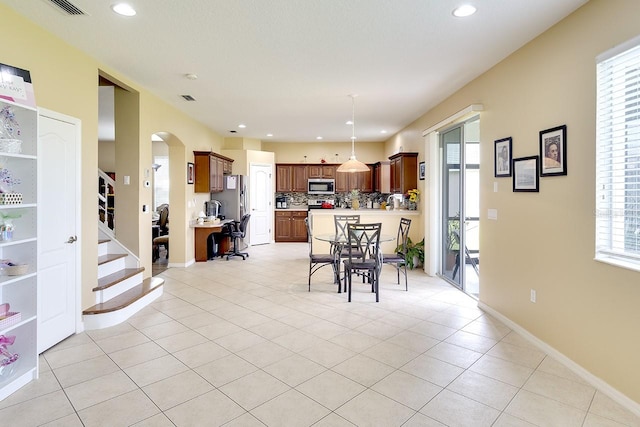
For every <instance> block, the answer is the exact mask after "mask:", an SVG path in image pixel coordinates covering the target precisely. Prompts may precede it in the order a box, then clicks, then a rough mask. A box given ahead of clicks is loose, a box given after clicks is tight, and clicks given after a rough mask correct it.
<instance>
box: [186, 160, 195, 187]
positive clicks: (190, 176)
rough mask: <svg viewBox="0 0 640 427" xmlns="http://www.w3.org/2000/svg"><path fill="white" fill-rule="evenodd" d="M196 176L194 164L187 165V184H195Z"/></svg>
mask: <svg viewBox="0 0 640 427" xmlns="http://www.w3.org/2000/svg"><path fill="white" fill-rule="evenodd" d="M194 176H195V170H194V169H193V163H191V162H189V163H187V184H193V177H194Z"/></svg>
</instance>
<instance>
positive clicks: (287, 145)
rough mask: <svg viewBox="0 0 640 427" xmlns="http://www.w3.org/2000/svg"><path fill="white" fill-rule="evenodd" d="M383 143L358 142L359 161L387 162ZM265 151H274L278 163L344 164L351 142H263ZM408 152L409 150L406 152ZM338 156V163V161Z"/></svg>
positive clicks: (357, 154)
mask: <svg viewBox="0 0 640 427" xmlns="http://www.w3.org/2000/svg"><path fill="white" fill-rule="evenodd" d="M384 147H385V144H384V143H383V142H356V144H355V150H356V157H357V158H358V160H360V161H361V162H364V163H375V162H379V161H380V160H386V159H387V157H388V156H385V151H384ZM262 149H263V150H264V151H272V152H274V153H275V155H276V163H303V162H304V161H305V157H304V156H307V158H306V161H307V163H320V161H321V160H322V159H325V160H326V161H327V163H342V162H345V161H346V160H348V159H349V156H351V142H318V143H304V142H301V143H294V142H281V143H278V142H267V141H262ZM405 151H408V150H405ZM336 154H338V159H339V160H338V161H336Z"/></svg>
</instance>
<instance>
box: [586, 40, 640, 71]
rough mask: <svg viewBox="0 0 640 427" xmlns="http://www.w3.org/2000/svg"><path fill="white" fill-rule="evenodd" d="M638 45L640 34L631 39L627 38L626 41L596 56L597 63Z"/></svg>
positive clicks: (639, 43)
mask: <svg viewBox="0 0 640 427" xmlns="http://www.w3.org/2000/svg"><path fill="white" fill-rule="evenodd" d="M638 45H640V36H636V37H634V38H632V39H630V40H627V41H626V42H622V43H620V44H619V45H617V46H615V47H612V48H611V49H609V50H608V51H606V52H603V53H601V54H600V55H598V56H596V64H598V63H600V62H603V61H606V60H607V59H611V58H613V57H614V56H616V55H619V54H621V53H622V52H625V51H627V50H629V49H631V48H634V47H636V46H638Z"/></svg>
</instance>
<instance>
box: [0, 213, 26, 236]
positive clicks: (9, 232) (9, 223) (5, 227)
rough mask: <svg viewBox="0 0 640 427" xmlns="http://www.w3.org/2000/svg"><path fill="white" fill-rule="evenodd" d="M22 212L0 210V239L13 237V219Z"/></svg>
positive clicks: (18, 216)
mask: <svg viewBox="0 0 640 427" xmlns="http://www.w3.org/2000/svg"><path fill="white" fill-rule="evenodd" d="M21 216H22V213H21V212H9V213H7V212H4V211H0V241H8V240H11V239H13V231H14V230H15V228H14V225H13V220H14V219H17V218H20V217H21Z"/></svg>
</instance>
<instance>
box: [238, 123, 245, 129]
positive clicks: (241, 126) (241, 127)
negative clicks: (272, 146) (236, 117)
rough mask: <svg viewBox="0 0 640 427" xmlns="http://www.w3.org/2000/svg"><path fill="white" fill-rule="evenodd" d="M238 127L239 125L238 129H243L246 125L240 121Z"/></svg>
mask: <svg viewBox="0 0 640 427" xmlns="http://www.w3.org/2000/svg"><path fill="white" fill-rule="evenodd" d="M238 127H239V128H240V129H244V128H246V127H247V125H243V124H242V123H240V124H239V125H238Z"/></svg>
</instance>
